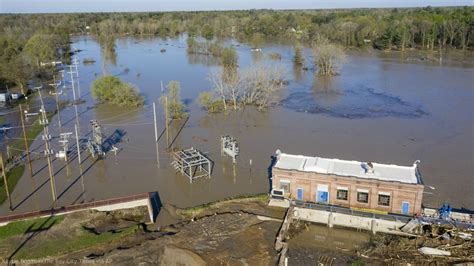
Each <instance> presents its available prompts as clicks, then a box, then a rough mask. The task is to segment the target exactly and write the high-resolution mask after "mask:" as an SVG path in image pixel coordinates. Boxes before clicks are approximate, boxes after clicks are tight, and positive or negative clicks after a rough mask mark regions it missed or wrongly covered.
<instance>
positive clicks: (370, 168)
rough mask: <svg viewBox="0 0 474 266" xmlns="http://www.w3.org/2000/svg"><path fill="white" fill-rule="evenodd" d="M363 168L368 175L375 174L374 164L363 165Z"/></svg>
mask: <svg viewBox="0 0 474 266" xmlns="http://www.w3.org/2000/svg"><path fill="white" fill-rule="evenodd" d="M361 166H362V169H364V172H365V173H366V174H371V175H373V174H374V165H373V164H372V162H366V163H362V164H361Z"/></svg>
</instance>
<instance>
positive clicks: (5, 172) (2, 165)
mask: <svg viewBox="0 0 474 266" xmlns="http://www.w3.org/2000/svg"><path fill="white" fill-rule="evenodd" d="M0 165H1V167H2V175H3V184H4V185H5V191H6V192H7V197H8V200H9V201H10V211H12V210H13V204H12V197H11V195H10V189H9V188H8V182H7V169H5V164H3V154H0Z"/></svg>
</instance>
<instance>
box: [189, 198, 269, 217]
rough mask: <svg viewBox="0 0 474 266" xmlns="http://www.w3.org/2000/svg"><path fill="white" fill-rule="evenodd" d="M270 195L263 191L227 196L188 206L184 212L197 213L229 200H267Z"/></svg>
mask: <svg viewBox="0 0 474 266" xmlns="http://www.w3.org/2000/svg"><path fill="white" fill-rule="evenodd" d="M269 197H270V196H269V195H268V194H267V193H262V194H256V195H242V196H237V197H232V198H227V199H224V200H220V201H215V202H210V203H206V204H202V205H198V206H194V207H190V208H186V209H185V210H184V214H186V215H196V214H198V213H200V212H202V211H205V210H206V209H209V208H211V207H218V206H219V205H220V204H225V203H229V202H242V201H255V200H260V201H267V200H268V199H269Z"/></svg>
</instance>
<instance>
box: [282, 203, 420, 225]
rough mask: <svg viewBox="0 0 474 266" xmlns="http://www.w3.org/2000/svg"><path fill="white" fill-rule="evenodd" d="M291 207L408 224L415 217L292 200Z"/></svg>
mask: <svg viewBox="0 0 474 266" xmlns="http://www.w3.org/2000/svg"><path fill="white" fill-rule="evenodd" d="M290 205H293V206H295V207H301V208H307V209H314V210H321V211H327V212H334V213H342V214H348V215H353V216H360V217H368V218H374V219H382V220H386V221H399V222H404V223H406V222H408V221H410V220H411V219H413V217H410V216H403V215H396V214H379V213H372V212H363V211H357V210H353V209H350V208H345V207H341V206H335V205H329V204H319V203H309V202H302V201H295V200H290Z"/></svg>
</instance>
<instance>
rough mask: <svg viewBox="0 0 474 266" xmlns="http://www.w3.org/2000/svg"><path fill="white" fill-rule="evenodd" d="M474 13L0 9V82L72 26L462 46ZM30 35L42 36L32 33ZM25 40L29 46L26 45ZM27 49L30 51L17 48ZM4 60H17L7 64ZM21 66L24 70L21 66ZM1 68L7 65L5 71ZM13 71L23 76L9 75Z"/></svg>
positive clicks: (46, 55)
mask: <svg viewBox="0 0 474 266" xmlns="http://www.w3.org/2000/svg"><path fill="white" fill-rule="evenodd" d="M473 18H474V7H443V8H441V7H440V8H433V7H426V8H409V9H347V10H295V11H275V10H247V11H213V12H210V11H209V12H156V13H77V14H76V13H74V14H22V15H19V14H3V15H0V65H4V66H5V65H6V66H5V67H6V68H8V69H5V67H3V68H2V69H0V70H1V72H0V83H5V82H6V81H7V82H10V83H15V84H16V85H19V84H18V83H22V82H23V83H24V80H25V76H31V75H32V74H33V72H32V71H30V70H29V68H33V69H35V68H38V67H39V65H38V63H40V61H41V62H42V61H47V60H50V59H51V60H53V59H55V58H57V57H61V56H64V54H65V48H66V47H65V43H67V41H68V40H69V39H68V38H69V36H70V35H71V34H75V35H79V34H91V35H94V36H96V37H98V38H100V37H102V38H103V37H107V38H108V37H110V36H113V35H158V36H161V37H175V36H178V35H180V34H182V33H187V34H189V35H191V36H199V37H204V38H206V39H208V40H211V39H215V38H236V39H238V40H241V41H248V42H250V43H251V44H252V45H255V46H258V45H259V43H260V42H261V41H262V40H265V39H266V38H281V39H284V40H290V41H292V42H294V43H298V42H300V43H303V44H311V43H313V42H317V41H318V40H320V39H328V40H329V41H331V42H334V43H338V44H342V45H345V46H373V47H375V48H377V49H400V50H403V49H406V48H418V49H436V48H445V47H452V48H458V49H467V48H472V47H473V46H474V40H473V39H474V37H473V35H474V32H473V25H474V19H473ZM35 35H36V36H39V35H42V36H43V37H36V40H33V41H31V38H32V37H34V36H35ZM29 41H30V42H31V44H30V46H29V47H30V48H29V49H26V48H27V47H28V46H27V43H28V42H29ZM41 43H43V44H44V45H40V44H41ZM26 50H28V51H29V52H28V53H24V52H25V51H26ZM10 64H11V65H13V66H19V67H18V68H15V67H13V68H11V67H10ZM25 69H26V70H25ZM23 70H24V71H26V72H28V73H21V72H23ZM36 70H38V69H36ZM5 71H7V72H10V73H8V75H6V74H5V73H6V72H5ZM14 72H17V73H19V74H23V75H20V76H23V77H22V78H16V77H17V76H18V75H16V74H15V73H14ZM35 74H37V72H35ZM7 76H8V77H7ZM14 79H21V80H17V81H14Z"/></svg>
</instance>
